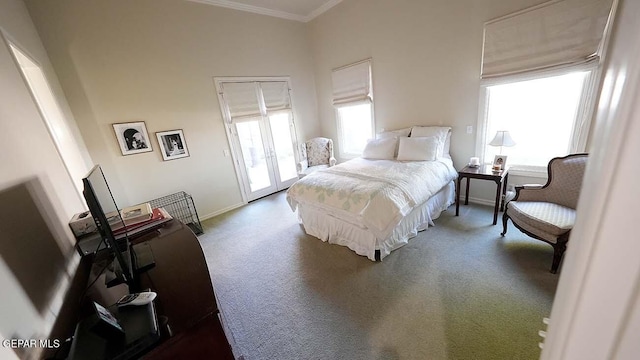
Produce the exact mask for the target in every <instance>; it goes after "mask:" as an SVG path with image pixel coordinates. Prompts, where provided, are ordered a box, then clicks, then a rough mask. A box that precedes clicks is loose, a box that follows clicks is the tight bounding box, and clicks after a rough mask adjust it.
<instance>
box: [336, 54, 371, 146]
mask: <svg viewBox="0 0 640 360" xmlns="http://www.w3.org/2000/svg"><path fill="white" fill-rule="evenodd" d="M332 80H333V105H334V106H335V108H336V119H337V121H336V122H337V127H338V149H339V154H340V156H341V157H343V158H353V157H357V156H360V155H361V154H362V151H363V150H364V147H365V145H366V144H367V140H368V139H370V138H372V137H373V136H374V124H373V94H372V90H371V61H370V60H364V61H361V62H358V63H355V64H351V65H347V66H344V67H341V68H339V69H335V70H333V74H332Z"/></svg>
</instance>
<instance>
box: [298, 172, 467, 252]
mask: <svg viewBox="0 0 640 360" xmlns="http://www.w3.org/2000/svg"><path fill="white" fill-rule="evenodd" d="M454 202H455V183H454V182H453V181H452V182H450V183H449V184H447V185H446V186H445V187H443V188H442V189H441V190H440V191H439V192H437V193H436V194H435V195H433V196H432V197H431V198H429V200H427V201H426V202H425V203H424V204H422V205H420V206H417V207H416V208H414V209H413V210H412V211H411V212H410V213H409V214H407V216H405V217H404V218H403V219H402V220H401V221H400V223H399V224H398V225H397V226H396V227H395V228H394V230H393V232H392V233H391V235H390V236H389V237H388V238H386V239H377V238H376V236H375V235H374V234H372V233H371V232H369V231H368V230H367V228H366V227H365V226H364V225H362V224H355V223H352V222H347V221H346V220H345V219H344V218H337V217H335V216H332V215H329V214H327V213H326V211H323V210H321V209H318V208H316V207H314V206H312V205H309V204H304V205H303V204H298V220H299V221H300V222H301V223H302V224H303V226H304V230H305V232H306V233H307V234H309V235H311V236H314V237H317V238H318V239H320V240H322V241H327V242H329V243H331V244H337V245H342V246H346V247H348V248H349V249H351V250H353V251H355V252H356V254H358V255H363V256H366V257H368V258H369V259H371V260H373V261H375V260H376V258H375V253H376V250H379V251H380V260H382V259H384V257H385V256H387V255H389V254H390V253H391V251H393V250H395V249H397V248H399V247H402V246H404V245H406V244H407V243H408V242H409V239H411V238H412V237H415V236H416V235H418V231H422V230H425V229H426V228H428V227H429V225H432V226H433V225H434V223H433V220H435V219H437V218H438V217H439V216H440V214H441V213H442V211H444V210H446V209H447V208H448V207H449V206H450V205H451V204H453V203H454Z"/></svg>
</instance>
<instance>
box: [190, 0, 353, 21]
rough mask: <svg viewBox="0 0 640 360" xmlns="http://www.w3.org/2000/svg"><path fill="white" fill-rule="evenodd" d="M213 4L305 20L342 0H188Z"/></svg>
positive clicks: (312, 17) (311, 18)
mask: <svg viewBox="0 0 640 360" xmlns="http://www.w3.org/2000/svg"><path fill="white" fill-rule="evenodd" d="M188 1H193V2H198V3H203V4H209V5H213V6H222V7H226V8H230V9H235V10H241V11H248V12H252V13H256V14H262V15H268V16H275V17H279V18H283V19H289V20H295V21H301V22H307V21H310V20H313V19H314V18H315V17H316V16H318V15H320V14H322V13H324V12H325V11H327V10H329V9H331V8H332V7H334V6H335V5H337V4H339V3H340V2H341V1H342V0H188Z"/></svg>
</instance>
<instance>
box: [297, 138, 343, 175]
mask: <svg viewBox="0 0 640 360" xmlns="http://www.w3.org/2000/svg"><path fill="white" fill-rule="evenodd" d="M335 164H336V158H335V157H333V140H331V139H328V138H323V137H317V138H313V139H310V140H308V141H306V142H304V143H302V144H300V162H299V163H298V164H297V170H298V177H299V178H300V179H302V178H303V177H305V176H307V175H309V174H311V173H312V172H314V171H318V170H321V169H326V168H329V167H331V166H333V165H335Z"/></svg>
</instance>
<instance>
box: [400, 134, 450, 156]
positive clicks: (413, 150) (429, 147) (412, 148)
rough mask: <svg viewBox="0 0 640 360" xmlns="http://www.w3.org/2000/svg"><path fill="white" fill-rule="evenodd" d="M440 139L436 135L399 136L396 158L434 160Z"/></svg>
mask: <svg viewBox="0 0 640 360" xmlns="http://www.w3.org/2000/svg"><path fill="white" fill-rule="evenodd" d="M439 146H440V141H439V140H438V138H437V137H436V136H428V137H413V136H412V137H408V138H400V146H399V148H398V160H413V161H428V160H431V161H432V160H435V159H436V158H437V154H438V147H439Z"/></svg>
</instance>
